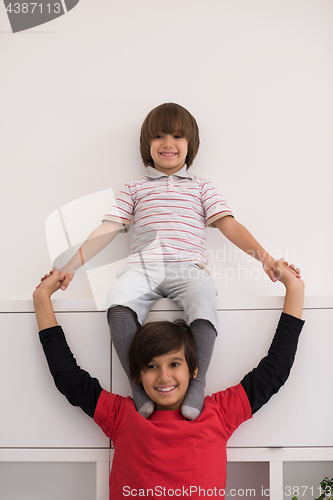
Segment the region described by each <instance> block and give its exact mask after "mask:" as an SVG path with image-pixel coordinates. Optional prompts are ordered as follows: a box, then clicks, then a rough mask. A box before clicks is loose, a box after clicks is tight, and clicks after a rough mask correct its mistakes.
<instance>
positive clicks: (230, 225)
mask: <svg viewBox="0 0 333 500" xmlns="http://www.w3.org/2000/svg"><path fill="white" fill-rule="evenodd" d="M215 225H216V227H218V229H219V230H220V231H221V233H223V234H224V236H225V237H226V238H228V240H229V241H231V243H233V244H234V245H236V247H238V248H240V249H241V250H243V252H245V253H247V254H249V255H251V257H253V258H255V259H256V260H259V261H260V262H262V263H263V262H264V261H265V259H270V255H269V254H268V253H267V252H266V250H265V249H264V248H263V247H262V246H261V245H260V243H259V242H258V241H257V240H256V239H255V238H254V237H253V236H252V234H251V233H250V231H248V229H246V227H245V226H243V225H242V224H240V223H239V222H238V221H237V220H236V219H234V218H233V217H230V216H226V217H223V218H221V219H218V220H217V221H215Z"/></svg>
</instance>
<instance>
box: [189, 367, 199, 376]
mask: <svg viewBox="0 0 333 500" xmlns="http://www.w3.org/2000/svg"><path fill="white" fill-rule="evenodd" d="M198 371H199V368H198V367H196V369H195V370H194V373H193V375H192V377H191V378H195V377H196V376H197V375H198Z"/></svg>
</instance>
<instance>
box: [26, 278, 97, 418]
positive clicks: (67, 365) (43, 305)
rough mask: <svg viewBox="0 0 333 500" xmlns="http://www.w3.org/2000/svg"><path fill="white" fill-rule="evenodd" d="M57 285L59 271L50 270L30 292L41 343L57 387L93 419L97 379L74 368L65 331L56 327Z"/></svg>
mask: <svg viewBox="0 0 333 500" xmlns="http://www.w3.org/2000/svg"><path fill="white" fill-rule="evenodd" d="M60 286H61V281H60V273H59V271H52V272H51V274H50V275H48V276H47V277H46V278H45V279H44V280H43V282H42V283H41V284H40V286H39V287H38V288H37V289H36V290H35V291H34V293H33V299H34V306H35V313H36V319H37V324H38V328H39V330H40V332H39V337H40V341H41V343H42V346H43V350H44V353H45V356H46V360H47V363H48V365H49V369H50V372H51V375H52V376H53V379H54V382H55V385H56V387H57V388H58V389H59V391H60V392H61V393H62V394H63V395H64V396H66V398H67V399H68V401H69V402H70V403H71V404H72V405H73V406H80V407H81V408H82V410H83V411H84V412H85V413H87V415H89V416H90V417H93V416H94V413H95V409H96V405H97V401H98V398H99V396H100V394H101V392H102V387H101V386H100V384H99V382H98V380H97V379H95V378H92V377H91V376H90V375H89V373H88V372H86V371H85V370H82V368H80V367H79V366H78V365H77V363H76V360H75V358H74V356H73V354H72V353H71V351H70V349H69V346H68V344H67V342H66V338H65V335H64V332H63V330H62V328H61V327H60V326H58V323H57V320H56V317H55V314H54V311H53V307H52V303H51V296H52V294H53V293H54V292H55V291H56V290H58V289H59V288H60Z"/></svg>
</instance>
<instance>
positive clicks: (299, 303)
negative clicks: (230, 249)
mask: <svg viewBox="0 0 333 500" xmlns="http://www.w3.org/2000/svg"><path fill="white" fill-rule="evenodd" d="M274 273H275V276H276V278H277V279H278V280H279V281H281V282H282V283H283V284H284V286H285V288H286V296H285V302H284V307H283V313H282V314H281V318H280V321H279V324H278V327H277V330H276V333H275V336H274V338H273V342H272V344H271V347H270V349H269V351H268V354H267V356H266V357H264V358H263V359H262V360H261V362H260V363H259V365H258V366H257V368H255V369H254V370H252V371H251V372H250V373H248V374H247V375H246V376H245V377H244V378H243V379H242V381H241V382H240V383H239V384H237V385H236V386H234V387H231V388H228V389H226V390H225V391H221V392H218V393H216V394H213V395H212V396H206V398H205V402H204V406H203V410H202V412H201V414H200V416H199V417H198V418H197V419H196V420H195V421H189V420H186V419H185V418H184V416H183V415H182V414H181V412H180V408H181V404H182V401H183V399H184V398H185V395H186V391H187V388H188V385H189V382H190V380H191V379H195V377H196V374H197V370H198V366H197V365H198V363H197V357H196V348H195V343H194V340H193V337H192V335H191V332H190V331H189V329H188V327H187V326H186V325H185V324H183V323H181V324H173V323H170V322H152V323H148V324H146V325H145V326H144V327H142V328H141V329H140V330H139V331H138V332H137V334H136V336H135V338H134V340H133V343H132V346H131V351H130V365H131V375H132V377H133V379H134V381H135V382H136V383H140V384H141V385H142V387H143V389H144V390H145V392H146V393H147V394H148V396H149V397H150V398H151V399H152V401H154V403H155V411H154V412H153V413H152V415H151V416H150V417H149V418H148V419H145V418H143V417H142V416H141V415H140V414H139V413H138V412H137V411H136V410H135V406H134V402H133V400H132V399H131V398H130V397H127V398H124V397H122V396H118V395H115V394H111V393H109V392H107V391H105V390H103V389H102V387H101V386H100V384H99V382H98V380H96V379H94V378H92V377H91V376H90V375H89V374H88V373H87V372H85V371H84V370H82V369H81V368H80V367H79V366H78V365H77V364H76V361H75V358H74V357H73V355H72V353H71V352H70V350H69V347H68V345H67V342H66V339H65V336H64V333H63V331H62V329H61V327H60V326H58V324H57V320H56V318H55V315H54V311H53V308H52V304H51V300H50V299H51V295H52V294H53V293H54V292H55V291H56V290H57V289H59V288H60V286H61V282H59V277H60V274H59V272H58V271H54V272H53V273H52V275H51V276H50V277H47V278H46V279H45V280H43V282H42V284H41V285H40V286H39V287H38V288H37V289H36V291H35V292H34V305H35V312H36V317H37V323H38V327H39V330H40V340H41V343H42V345H43V349H44V352H45V355H46V358H47V361H48V364H49V368H50V371H51V374H52V376H53V377H54V381H55V384H56V386H57V388H58V389H59V390H60V392H62V393H63V394H64V395H65V396H66V398H67V399H68V400H69V402H70V403H71V404H73V405H75V406H80V407H81V408H82V409H83V410H84V411H85V412H86V413H87V414H88V415H89V416H91V417H93V418H94V420H95V422H96V423H97V424H98V425H99V426H100V427H101V428H102V429H103V431H104V432H105V434H106V435H107V436H108V437H109V438H110V439H112V442H113V445H114V448H115V454H114V459H113V464H112V471H111V475H110V499H111V498H112V499H116V500H120V499H121V498H123V497H133V496H144V497H145V496H148V497H150V498H159V497H161V496H163V497H166V498H169V497H174V496H178V497H181V498H186V497H191V498H195V499H198V498H201V497H202V496H213V497H223V496H224V489H225V485H226V445H227V441H228V439H229V437H230V436H231V435H232V433H233V432H234V431H235V430H236V429H237V427H238V426H239V425H240V424H241V423H242V422H244V421H245V420H247V419H249V418H251V416H252V414H253V413H255V412H256V411H258V410H259V409H260V408H261V406H262V405H264V404H265V403H266V402H267V401H268V400H269V399H270V397H271V396H272V395H273V394H275V393H276V392H277V391H278V390H279V388H280V387H281V386H282V385H283V384H284V382H285V381H286V379H287V378H288V375H289V372H290V368H291V366H292V364H293V361H294V357H295V353H296V348H297V342H298V337H299V334H300V332H301V329H302V326H303V323H304V322H303V321H302V320H301V314H302V308H303V299H304V283H303V281H302V280H300V279H299V278H296V277H295V276H294V273H293V266H292V267H290V266H288V265H287V263H284V262H283V261H282V260H280V261H278V262H277V263H276V267H275V268H274ZM161 333H163V335H161Z"/></svg>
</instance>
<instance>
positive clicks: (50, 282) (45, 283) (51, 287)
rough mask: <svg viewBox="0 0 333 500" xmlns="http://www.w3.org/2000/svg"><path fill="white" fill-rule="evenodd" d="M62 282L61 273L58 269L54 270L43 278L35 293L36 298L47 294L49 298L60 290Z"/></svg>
mask: <svg viewBox="0 0 333 500" xmlns="http://www.w3.org/2000/svg"><path fill="white" fill-rule="evenodd" d="M61 283H62V282H61V280H60V272H59V271H57V270H56V269H52V270H51V271H50V273H49V274H45V275H44V276H43V277H42V278H41V282H40V283H39V285H37V286H36V290H35V291H34V294H33V296H34V298H37V297H38V296H40V295H43V294H46V295H47V296H48V297H51V295H52V294H53V293H54V292H56V291H57V290H59V288H60V287H61Z"/></svg>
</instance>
